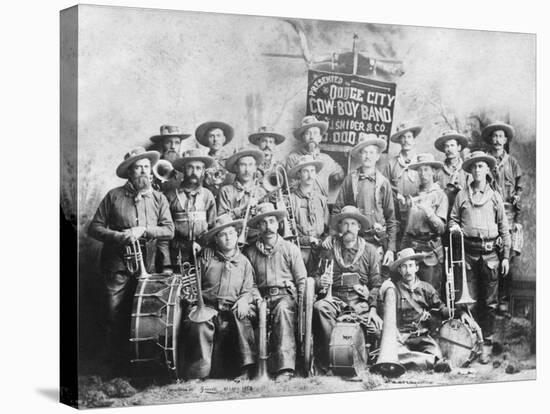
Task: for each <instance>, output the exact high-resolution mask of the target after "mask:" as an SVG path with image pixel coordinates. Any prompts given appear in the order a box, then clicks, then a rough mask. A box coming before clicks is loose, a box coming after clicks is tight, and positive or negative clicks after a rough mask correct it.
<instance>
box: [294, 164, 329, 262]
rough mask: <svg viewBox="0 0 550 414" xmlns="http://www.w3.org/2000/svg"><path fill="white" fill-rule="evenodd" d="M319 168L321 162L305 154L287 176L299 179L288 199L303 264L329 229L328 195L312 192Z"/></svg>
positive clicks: (320, 167) (321, 165)
mask: <svg viewBox="0 0 550 414" xmlns="http://www.w3.org/2000/svg"><path fill="white" fill-rule="evenodd" d="M322 168H323V164H322V163H321V161H317V160H315V159H314V158H313V157H311V156H310V155H304V156H303V157H301V158H300V160H299V162H298V164H297V165H296V166H295V167H293V168H291V169H290V171H289V174H288V175H289V178H290V179H293V178H294V179H297V180H299V182H298V186H297V187H296V188H294V189H293V190H291V193H290V196H289V198H290V203H291V206H292V210H293V211H294V214H295V215H296V217H295V220H296V225H297V227H298V233H299V237H300V239H299V241H300V247H301V250H302V257H303V259H304V263H305V264H306V265H307V264H308V262H309V258H310V256H311V250H312V248H315V247H317V246H318V245H319V243H320V242H321V241H322V239H323V235H325V234H326V233H327V230H328V229H327V227H328V220H329V211H328V202H327V198H326V197H325V196H323V195H322V194H320V193H319V192H317V191H315V181H316V179H317V176H318V173H319V171H321V170H322Z"/></svg>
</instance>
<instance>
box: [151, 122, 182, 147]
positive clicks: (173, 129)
mask: <svg viewBox="0 0 550 414" xmlns="http://www.w3.org/2000/svg"><path fill="white" fill-rule="evenodd" d="M190 136H191V134H184V133H182V132H180V129H179V127H177V126H175V125H161V127H160V135H153V136H152V137H151V138H149V139H150V140H151V141H153V142H154V143H155V144H158V143H159V142H161V141H162V139H163V138H169V137H180V138H181V139H185V138H189V137H190Z"/></svg>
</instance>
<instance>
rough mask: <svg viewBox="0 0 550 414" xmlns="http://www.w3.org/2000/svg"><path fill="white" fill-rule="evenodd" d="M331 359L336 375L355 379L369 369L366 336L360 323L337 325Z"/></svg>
mask: <svg viewBox="0 0 550 414" xmlns="http://www.w3.org/2000/svg"><path fill="white" fill-rule="evenodd" d="M329 357H330V361H329V366H330V369H331V370H332V372H333V373H334V374H335V375H340V376H348V377H353V376H356V375H359V374H360V373H362V372H363V371H365V370H366V369H367V357H368V355H367V348H366V346H365V335H364V334H363V329H362V328H361V325H360V324H359V323H349V322H337V323H336V326H335V327H334V329H333V330H332V334H331V336H330V345H329Z"/></svg>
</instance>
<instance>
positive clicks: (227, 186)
mask: <svg viewBox="0 0 550 414" xmlns="http://www.w3.org/2000/svg"><path fill="white" fill-rule="evenodd" d="M327 129H328V123H326V122H323V121H319V120H317V119H316V118H315V117H313V116H306V117H305V118H304V119H303V121H302V123H301V125H300V126H299V127H297V128H296V129H295V130H294V136H295V138H296V139H298V140H300V141H301V142H302V144H303V145H302V147H301V148H300V149H299V150H298V151H296V152H293V153H291V154H290V155H288V156H286V157H285V159H284V160H281V159H280V156H279V154H278V153H277V146H278V145H280V144H281V143H282V142H283V141H284V140H285V136H284V135H283V134H281V133H277V132H275V131H273V130H272V129H269V128H266V127H262V128H260V129H259V131H258V132H256V133H254V134H252V135H250V136H249V141H250V143H251V144H252V145H250V146H248V147H243V148H241V149H238V150H236V151H235V152H234V153H232V154H229V153H227V152H226V151H225V145H227V144H228V143H229V142H230V141H231V140H232V139H233V137H234V131H233V128H232V127H231V126H230V125H228V124H226V123H224V122H207V123H204V124H202V125H200V126H199V127H198V128H197V129H196V131H195V139H196V140H197V142H198V143H200V144H202V145H203V146H205V147H208V149H209V151H208V153H206V154H205V153H204V152H203V151H201V150H199V149H198V148H197V149H192V150H189V151H187V152H185V153H184V154H182V155H181V154H180V146H181V143H182V141H183V140H185V139H188V138H189V137H190V134H185V133H182V132H181V131H180V130H179V129H178V128H177V127H175V126H168V125H164V126H162V127H161V128H160V134H159V135H155V136H153V137H151V141H152V144H153V146H154V149H152V150H146V149H144V148H141V147H140V148H136V149H133V150H132V151H130V152H129V153H128V154H126V156H125V157H124V160H123V161H122V163H121V164H120V165H119V166H118V168H117V169H116V174H117V176H119V177H120V178H122V179H125V180H127V181H126V183H125V184H124V185H123V186H121V187H118V188H115V189H113V190H111V191H110V192H109V193H108V194H107V195H106V196H105V198H104V199H103V201H102V202H101V204H100V205H99V208H98V210H97V212H96V214H95V216H94V218H93V220H92V222H91V224H90V226H89V235H90V236H91V237H94V238H95V239H98V240H100V241H102V242H103V243H104V246H103V250H102V256H101V271H102V273H103V275H104V278H105V285H106V289H107V297H108V315H109V323H108V327H109V331H108V341H109V342H108V343H109V350H110V351H111V355H112V356H113V358H115V359H119V360H127V359H128V355H127V354H125V353H124V352H125V351H126V349H127V344H128V332H129V315H130V312H131V306H132V299H133V295H134V290H135V286H136V281H135V275H134V274H132V272H131V271H129V270H128V268H127V267H126V266H125V264H124V261H123V252H124V248H125V246H127V245H129V244H131V243H133V242H136V241H138V242H141V243H143V251H144V252H145V257H146V266H147V270H148V271H149V272H156V273H164V274H167V275H169V274H171V273H173V272H178V271H179V267H180V266H181V263H184V262H190V261H192V260H193V257H194V256H197V257H199V259H198V260H199V261H200V268H201V270H202V273H201V279H202V284H201V286H202V292H203V298H204V302H205V304H206V306H209V307H212V308H215V309H216V310H217V311H218V313H217V315H216V316H215V317H214V318H212V319H211V320H209V321H206V322H204V323H193V322H192V321H190V320H189V319H186V320H185V321H184V323H183V326H184V333H183V338H184V342H185V350H186V351H185V357H184V358H185V360H186V364H185V366H186V368H185V369H186V375H185V376H186V378H189V379H191V378H207V377H209V376H228V375H229V374H228V372H226V371H224V369H223V366H224V361H221V362H220V361H215V360H216V357H215V356H214V357H213V355H214V354H216V355H222V356H223V359H224V360H225V362H227V361H229V360H231V362H233V363H236V365H237V366H238V368H239V372H238V373H237V375H238V378H239V379H242V378H250V377H252V376H253V373H254V371H253V370H254V367H255V364H256V362H257V341H256V338H255V335H254V327H255V324H256V319H257V304H258V301H259V300H267V306H268V309H269V314H270V359H269V371H270V373H272V374H273V375H274V377H275V378H276V379H277V380H278V381H284V380H287V379H289V378H291V377H292V376H293V374H294V370H295V364H296V319H297V303H298V302H299V301H300V299H301V298H302V296H303V294H304V287H305V281H306V278H307V277H312V278H314V280H315V287H316V293H317V296H316V298H317V301H316V302H315V304H314V306H313V335H314V344H315V356H316V363H317V367H318V369H319V370H320V371H321V372H324V373H327V372H329V354H328V352H329V342H330V338H331V332H332V330H333V328H334V326H335V325H336V323H337V321H339V320H341V319H342V318H350V317H351V318H353V319H354V320H357V321H360V322H361V323H362V324H363V325H364V326H365V328H366V330H367V331H368V332H371V333H373V334H374V335H375V336H376V335H377V333H378V334H379V332H380V330H381V329H382V328H383V323H382V317H383V315H382V309H383V292H384V290H385V289H386V288H387V286H388V283H393V286H394V287H395V289H396V293H397V298H398V300H397V327H398V329H399V332H400V333H401V335H400V339H399V341H400V342H399V343H400V354H399V355H400V356H399V359H400V362H402V363H403V364H405V366H407V367H411V368H412V367H417V368H418V367H424V368H428V369H431V368H434V369H435V370H438V371H447V370H449V369H450V367H449V364H448V363H447V362H446V361H445V359H444V358H443V357H442V355H441V351H440V348H439V346H438V344H437V342H436V341H434V340H433V338H432V337H431V336H430V334H429V332H427V330H426V329H424V328H423V327H424V325H425V323H426V322H427V320H428V319H429V318H430V314H433V313H434V312H435V313H439V314H440V316H441V317H443V318H446V317H447V316H448V311H449V310H448V309H447V307H446V305H445V303H443V302H442V300H441V299H440V298H441V297H442V296H441V295H443V297H444V295H445V292H444V282H445V279H444V278H445V276H444V270H443V269H444V263H443V261H444V260H443V248H444V245H445V244H446V240H447V239H448V234H449V233H453V232H462V233H463V235H464V245H465V252H464V257H465V264H466V268H467V276H468V288H469V292H470V294H471V295H472V297H473V298H474V299H476V304H475V306H474V307H473V309H472V311H473V312H472V313H470V312H469V311H467V310H466V309H464V310H461V309H457V316H458V317H460V318H461V319H462V320H463V321H464V322H466V323H467V324H469V325H470V326H472V329H474V328H475V327H477V326H478V325H477V323H479V325H480V326H481V330H482V332H483V335H484V337H485V341H486V343H487V344H490V341H491V335H492V331H493V320H494V315H495V312H496V311H497V310H498V306H499V300H500V296H499V281H500V280H501V279H502V277H504V276H506V274H507V273H508V272H509V268H510V264H509V263H510V259H511V258H512V257H513V256H514V255H517V254H519V252H520V251H521V240H522V239H521V225H519V223H518V213H519V211H520V204H519V201H520V194H521V183H520V177H521V170H520V167H519V165H518V162H517V161H516V160H515V159H514V158H513V157H512V156H511V155H509V154H508V145H509V142H510V140H512V139H513V137H514V129H513V127H512V126H510V125H507V124H505V123H503V122H496V123H493V124H490V125H488V126H486V127H485V128H484V129H483V130H482V138H483V140H484V142H486V144H487V149H488V152H482V151H478V150H476V151H472V152H471V153H469V154H468V156H467V157H466V159H464V160H463V159H462V156H461V154H463V153H464V152H465V151H464V150H465V149H466V147H467V146H468V142H469V141H468V139H467V137H466V136H464V135H463V134H460V133H458V132H457V131H445V132H444V133H442V134H441V136H440V137H438V138H437V139H436V140H435V142H434V146H435V148H436V149H437V150H439V151H441V152H443V153H444V154H445V160H444V161H443V162H440V161H437V160H436V159H435V157H434V155H433V154H431V153H426V154H418V155H417V154H416V153H415V144H416V140H417V136H418V135H419V134H420V133H421V131H422V128H421V126H417V125H410V126H407V125H401V126H400V127H399V128H398V129H397V131H396V132H395V133H394V134H393V135H392V136H391V139H390V140H391V142H394V143H397V144H399V145H400V146H401V151H400V152H399V154H398V155H397V156H395V157H393V158H391V159H389V160H388V161H389V162H388V164H387V167H386V168H385V170H384V171H383V172H381V171H379V170H378V169H377V163H378V161H379V159H380V157H381V154H382V153H383V151H384V150H385V149H386V146H387V142H386V141H385V140H383V139H380V138H378V137H377V136H376V135H367V136H366V137H365V139H363V140H361V142H360V143H359V144H357V145H356V146H355V147H354V148H353V149H351V153H350V156H351V157H352V158H353V159H354V160H356V161H358V162H359V163H360V166H359V167H358V168H357V169H355V170H353V171H350V172H349V173H348V174H347V175H345V173H344V170H343V169H342V167H341V166H340V165H339V164H338V163H336V162H335V161H334V160H333V159H332V158H331V157H330V156H329V155H328V154H326V153H323V152H321V151H320V146H319V144H320V143H321V140H322V138H323V135H324V134H325V133H326V131H327ZM278 157H279V160H277V158H278ZM159 159H163V160H167V161H169V162H170V163H171V165H172V167H173V170H170V169H168V172H167V173H166V174H165V175H162V176H160V175H159V174H158V171H156V172H157V174H153V169H154V168H155V165H156V164H157V162H158V161H159ZM281 168H282V169H284V171H285V172H286V174H287V176H288V180H289V181H290V182H289V183H286V184H288V188H289V194H284V197H286V199H285V200H282V201H283V202H281V200H280V196H281V194H282V193H281V191H280V190H281V189H280V188H275V190H273V188H272V186H269V185H267V183H268V179H272V178H276V181H277V182H279V181H280V179H281V174H278V173H277V172H276V171H277V169H279V171H281ZM329 182H332V183H338V184H339V191H338V195H337V197H336V200H335V203H334V204H333V205H330V208H329V203H328V199H327V196H328V191H329ZM279 184H281V186H284V185H285V183H279ZM282 190H283V192H284V190H285V189H284V188H283V189H282ZM289 223H290V226H291V227H292V228H291V231H292V234H291V237H290V238H285V237H283V236H282V234H283V230H286V231H288V230H289V229H288V228H286V229H282V228H281V227H283V226H289ZM245 231H246V232H245ZM239 241H241V243H239ZM193 252H194V253H195V254H193ZM327 269H330V270H331V271H327ZM390 281H393V282H390ZM328 289H331V297H330V298H328V299H326V298H325V295H326V293H327V291H328ZM501 296H502V294H501ZM471 315H473V318H472V317H471ZM476 321H477V323H476ZM220 349H222V352H221V353H220V352H219V350H220ZM487 349H488V348H487V347H484V350H487ZM214 350H216V351H214ZM223 350H225V351H223ZM487 358H488V355H487V352H484V353H483V354H482V355H481V358H480V361H481V362H484V363H486V362H487V361H488V359H487ZM220 363H221V365H220ZM220 367H222V368H220Z"/></svg>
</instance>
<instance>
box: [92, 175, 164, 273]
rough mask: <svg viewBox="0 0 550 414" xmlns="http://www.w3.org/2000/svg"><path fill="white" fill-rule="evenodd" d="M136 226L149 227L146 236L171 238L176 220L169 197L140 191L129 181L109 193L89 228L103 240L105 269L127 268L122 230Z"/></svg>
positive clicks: (102, 263)
mask: <svg viewBox="0 0 550 414" xmlns="http://www.w3.org/2000/svg"><path fill="white" fill-rule="evenodd" d="M136 226H143V227H145V228H146V229H147V230H146V232H145V237H146V238H147V239H158V240H169V239H171V238H172V237H174V223H173V222H172V217H171V216H170V208H169V205H168V201H167V200H166V197H165V196H164V195H163V194H162V193H160V192H158V191H154V190H152V191H149V192H147V193H146V194H137V193H136V191H135V189H134V187H133V185H132V184H131V183H130V182H129V181H128V182H127V183H126V184H125V185H123V186H122V187H117V188H114V189H112V190H111V191H109V192H108V193H107V195H106V196H105V197H104V198H103V200H102V201H101V203H100V204H99V207H98V208H97V211H96V213H95V215H94V218H93V219H92V221H91V223H90V226H89V228H88V234H89V235H90V237H93V238H94V239H97V240H99V241H102V242H103V243H104V245H103V250H102V256H101V265H102V268H103V269H109V270H111V271H118V270H124V269H125V266H124V263H123V261H122V246H121V245H120V240H121V237H122V231H123V230H125V229H129V228H132V227H136Z"/></svg>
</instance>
